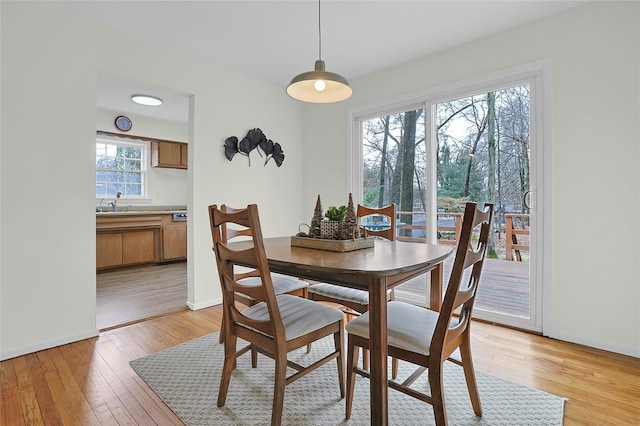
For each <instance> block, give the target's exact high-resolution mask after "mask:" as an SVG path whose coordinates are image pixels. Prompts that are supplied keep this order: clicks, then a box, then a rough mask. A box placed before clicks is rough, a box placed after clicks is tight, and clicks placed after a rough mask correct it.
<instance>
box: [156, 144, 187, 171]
mask: <svg viewBox="0 0 640 426" xmlns="http://www.w3.org/2000/svg"><path fill="white" fill-rule="evenodd" d="M188 149H189V145H187V144H186V143H181V142H169V141H156V142H152V143H151V166H152V167H164V168H173V169H187V166H188V159H189V152H188Z"/></svg>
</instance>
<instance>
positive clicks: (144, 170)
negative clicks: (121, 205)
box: [96, 134, 151, 201]
mask: <svg viewBox="0 0 640 426" xmlns="http://www.w3.org/2000/svg"><path fill="white" fill-rule="evenodd" d="M100 143H102V144H109V145H116V146H126V147H135V148H140V149H141V153H140V182H141V183H140V185H141V191H140V192H141V194H140V195H127V194H123V195H122V196H121V197H120V199H121V200H131V201H148V200H149V196H148V194H149V177H148V163H149V155H150V151H151V148H150V143H149V142H146V141H140V140H134V139H129V138H126V137H117V138H115V137H109V136H106V135H104V134H98V135H96V157H97V150H98V144H100ZM101 170H105V171H124V170H118V169H107V168H104V169H101ZM97 172H98V167H97V164H96V184H97ZM113 197H115V194H107V195H104V196H103V195H98V194H96V201H100V200H104V199H107V198H113Z"/></svg>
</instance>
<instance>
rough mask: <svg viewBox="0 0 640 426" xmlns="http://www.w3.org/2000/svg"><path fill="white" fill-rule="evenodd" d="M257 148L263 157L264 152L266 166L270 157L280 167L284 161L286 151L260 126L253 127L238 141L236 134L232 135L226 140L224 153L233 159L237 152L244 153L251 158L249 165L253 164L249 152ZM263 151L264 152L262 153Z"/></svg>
mask: <svg viewBox="0 0 640 426" xmlns="http://www.w3.org/2000/svg"><path fill="white" fill-rule="evenodd" d="M256 148H260V149H259V150H258V154H260V156H261V157H263V155H262V153H264V157H265V160H264V165H265V166H266V165H267V163H268V162H269V160H270V159H272V158H273V161H275V162H276V165H277V166H278V167H280V166H281V165H282V162H283V161H284V152H283V151H282V147H281V146H280V144H279V143H277V142H276V143H274V142H273V141H272V140H271V139H267V137H266V136H265V135H264V133H262V130H260V129H259V128H257V127H256V128H255V129H251V130H249V131H248V132H247V136H245V137H244V138H242V140H241V141H238V138H237V137H236V136H230V137H228V138H227V139H226V140H225V141H224V155H225V157H227V160H229V161H231V160H232V159H233V157H234V156H235V155H236V154H240V155H244V156H245V157H247V158H248V159H249V166H251V157H249V154H250V153H251V151H253V150H254V149H256ZM261 151H262V153H261Z"/></svg>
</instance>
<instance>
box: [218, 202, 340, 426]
mask: <svg viewBox="0 0 640 426" xmlns="http://www.w3.org/2000/svg"><path fill="white" fill-rule="evenodd" d="M209 216H210V218H211V226H212V227H213V231H212V234H213V251H214V253H215V257H216V263H217V266H218V275H219V277H220V285H221V287H222V299H223V316H224V318H226V320H225V323H224V332H225V339H224V345H225V346H224V353H225V355H224V365H223V368H222V377H221V379H220V390H219V392H218V401H217V405H218V407H222V406H224V405H225V403H226V398H227V391H228V389H229V383H230V381H231V373H232V371H233V369H234V368H235V365H236V358H237V357H238V356H240V355H242V354H243V353H245V352H247V351H248V350H249V349H256V350H257V351H259V352H260V353H262V354H264V355H267V356H269V357H271V358H273V359H274V360H275V378H274V386H273V407H272V414H271V424H272V425H274V426H275V425H280V423H281V421H282V410H283V401H284V390H285V386H286V385H288V384H290V383H292V382H294V381H295V380H297V379H299V378H301V377H303V376H305V375H306V374H307V373H309V372H311V371H313V370H315V369H316V368H318V367H320V366H322V365H324V364H326V363H327V362H329V361H331V360H332V359H336V360H337V365H338V385H339V389H340V397H341V398H343V397H344V351H343V346H344V314H343V313H342V311H340V310H339V309H336V308H332V307H330V306H326V305H322V304H320V303H315V302H312V301H311V300H308V299H304V298H302V297H297V296H292V295H290V294H280V295H276V293H275V290H274V288H273V280H272V274H271V273H270V271H269V264H268V263H267V256H266V253H265V249H264V243H263V239H262V230H261V227H260V220H259V217H258V207H257V206H256V205H255V204H250V205H248V206H247V208H246V209H241V210H237V211H235V212H233V213H230V212H225V211H222V209H219V208H218V206H217V205H215V204H214V205H211V206H209ZM230 223H233V224H237V225H240V226H242V227H245V228H249V229H250V230H251V240H249V241H244V242H237V243H236V242H234V243H228V242H226V241H224V239H223V236H222V231H223V228H224V227H226V226H227V224H230ZM237 264H240V265H243V266H246V267H251V268H254V275H253V276H256V277H258V278H259V280H260V282H259V283H258V284H257V285H254V286H251V287H247V286H245V285H242V284H240V283H239V282H238V278H237V276H236V274H235V273H234V266H235V265H237ZM238 293H242V294H246V295H247V296H249V297H251V298H252V299H254V300H256V301H257V302H258V303H256V304H254V305H252V306H250V307H249V308H247V309H244V310H242V311H241V310H240V309H238V306H236V297H237V296H238ZM331 335H333V341H334V350H333V352H331V353H329V354H327V355H326V356H324V357H323V358H322V359H320V360H319V361H316V362H314V363H312V364H311V365H308V366H302V365H300V364H297V363H295V362H293V361H288V360H287V354H288V353H289V352H291V351H292V350H294V349H297V348H300V347H303V346H306V345H308V344H310V343H312V342H315V341H317V340H319V339H322V338H324V337H326V336H331ZM238 338H240V339H244V340H245V341H247V342H249V345H248V346H245V347H244V348H242V349H240V350H237V348H236V343H237V340H238ZM287 367H291V368H293V369H295V370H297V371H296V373H294V374H292V375H290V376H289V377H287V375H286V370H287Z"/></svg>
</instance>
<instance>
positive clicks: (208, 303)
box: [187, 298, 222, 311]
mask: <svg viewBox="0 0 640 426" xmlns="http://www.w3.org/2000/svg"><path fill="white" fill-rule="evenodd" d="M221 303H222V299H221V298H218V299H212V300H207V301H206V302H199V303H195V304H194V303H193V302H191V301H187V307H188V308H189V309H191V310H192V311H197V310H200V309H204V308H210V307H211V306H216V305H220V304H221Z"/></svg>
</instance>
